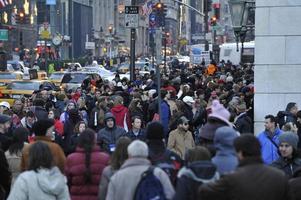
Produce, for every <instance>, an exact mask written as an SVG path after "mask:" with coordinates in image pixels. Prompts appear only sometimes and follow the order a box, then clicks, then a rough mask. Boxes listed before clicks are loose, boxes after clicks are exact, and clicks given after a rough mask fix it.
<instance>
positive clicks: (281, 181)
mask: <svg viewBox="0 0 301 200" xmlns="http://www.w3.org/2000/svg"><path fill="white" fill-rule="evenodd" d="M199 199H206V200H242V199H243V200H255V199H256V200H288V199H289V188H288V180H287V178H286V176H285V175H284V173H283V172H282V171H280V170H278V169H275V168H273V167H270V166H266V165H264V164H263V163H262V161H261V159H260V158H245V159H244V161H242V162H241V163H240V166H239V167H238V169H237V170H236V171H235V172H233V173H231V174H229V175H225V176H223V177H222V178H221V179H219V180H218V181H216V182H214V183H208V184H203V185H202V186H201V187H200V188H199Z"/></svg>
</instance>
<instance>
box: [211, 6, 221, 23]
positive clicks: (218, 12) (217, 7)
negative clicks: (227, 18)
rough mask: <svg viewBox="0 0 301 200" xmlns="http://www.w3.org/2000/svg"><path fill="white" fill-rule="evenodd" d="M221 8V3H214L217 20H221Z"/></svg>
mask: <svg viewBox="0 0 301 200" xmlns="http://www.w3.org/2000/svg"><path fill="white" fill-rule="evenodd" d="M220 7H221V4H220V3H214V4H213V9H214V16H215V17H216V19H219V18H220Z"/></svg>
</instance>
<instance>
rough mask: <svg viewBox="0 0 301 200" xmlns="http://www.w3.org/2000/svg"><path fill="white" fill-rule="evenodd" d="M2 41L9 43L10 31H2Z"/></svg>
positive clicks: (0, 30) (0, 36)
mask: <svg viewBox="0 0 301 200" xmlns="http://www.w3.org/2000/svg"><path fill="white" fill-rule="evenodd" d="M0 40H2V41H7V40H8V30H7V29H0Z"/></svg>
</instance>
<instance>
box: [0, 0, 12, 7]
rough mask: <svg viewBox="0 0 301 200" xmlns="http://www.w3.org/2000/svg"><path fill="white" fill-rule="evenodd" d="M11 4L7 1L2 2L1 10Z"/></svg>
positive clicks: (0, 1) (1, 0)
mask: <svg viewBox="0 0 301 200" xmlns="http://www.w3.org/2000/svg"><path fill="white" fill-rule="evenodd" d="M9 3H10V2H8V1H7V0H0V8H4V7H5V6H7V5H8V4H9Z"/></svg>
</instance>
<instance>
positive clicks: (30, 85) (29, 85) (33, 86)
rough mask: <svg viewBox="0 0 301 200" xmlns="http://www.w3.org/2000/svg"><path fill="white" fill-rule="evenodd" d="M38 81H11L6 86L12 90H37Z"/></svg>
mask: <svg viewBox="0 0 301 200" xmlns="http://www.w3.org/2000/svg"><path fill="white" fill-rule="evenodd" d="M39 87H40V83H39V82H13V83H10V84H9V85H8V86H7V89H12V90H38V89H39Z"/></svg>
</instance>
